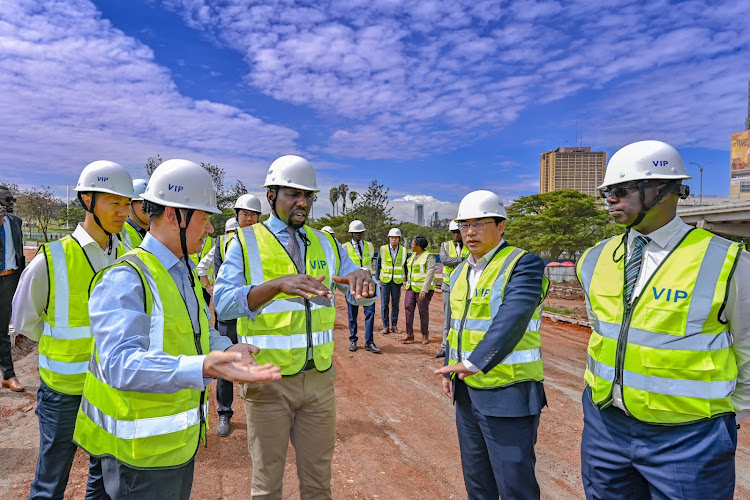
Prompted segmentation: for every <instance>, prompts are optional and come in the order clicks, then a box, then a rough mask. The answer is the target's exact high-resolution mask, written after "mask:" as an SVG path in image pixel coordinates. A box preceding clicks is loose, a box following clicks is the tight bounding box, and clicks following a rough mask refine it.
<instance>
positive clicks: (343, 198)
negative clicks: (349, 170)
mask: <svg viewBox="0 0 750 500" xmlns="http://www.w3.org/2000/svg"><path fill="white" fill-rule="evenodd" d="M348 192H349V186H347V185H346V184H339V196H341V212H342V213H343V212H346V193H348Z"/></svg>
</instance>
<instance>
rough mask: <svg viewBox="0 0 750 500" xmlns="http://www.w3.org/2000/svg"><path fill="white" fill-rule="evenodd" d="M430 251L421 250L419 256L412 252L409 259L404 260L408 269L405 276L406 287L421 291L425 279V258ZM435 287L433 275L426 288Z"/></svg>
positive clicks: (432, 288) (431, 288)
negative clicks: (407, 273)
mask: <svg viewBox="0 0 750 500" xmlns="http://www.w3.org/2000/svg"><path fill="white" fill-rule="evenodd" d="M429 255H430V252H426V251H425V252H422V253H421V254H420V255H419V257H417V253H416V252H414V253H412V254H411V255H410V256H409V260H407V262H406V266H407V268H408V269H409V275H408V276H407V277H406V289H407V290H413V291H414V292H417V293H419V292H421V291H422V286H424V282H425V280H426V279H427V259H428V256H429ZM434 289H435V277H434V276H433V278H432V281H431V282H430V286H429V288H428V290H434Z"/></svg>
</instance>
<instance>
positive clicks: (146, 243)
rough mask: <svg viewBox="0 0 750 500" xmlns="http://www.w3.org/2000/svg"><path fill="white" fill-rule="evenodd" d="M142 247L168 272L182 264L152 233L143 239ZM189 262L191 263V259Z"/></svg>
mask: <svg viewBox="0 0 750 500" xmlns="http://www.w3.org/2000/svg"><path fill="white" fill-rule="evenodd" d="M140 246H141V248H143V249H144V250H146V251H148V252H150V253H151V254H153V256H154V257H156V258H157V259H158V260H159V262H161V264H162V265H163V266H164V268H165V269H167V270H170V269H172V267H174V266H175V264H177V263H179V262H180V259H178V258H177V256H176V255H175V254H173V253H172V251H171V250H170V249H169V248H167V247H166V246H164V243H162V242H161V241H159V240H158V239H156V238H155V237H154V236H153V235H152V234H151V233H147V234H146V236H145V237H144V238H143V243H141V245H140ZM188 260H189V261H190V259H188ZM190 263H191V264H192V261H190Z"/></svg>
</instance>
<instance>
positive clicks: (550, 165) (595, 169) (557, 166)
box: [539, 146, 607, 196]
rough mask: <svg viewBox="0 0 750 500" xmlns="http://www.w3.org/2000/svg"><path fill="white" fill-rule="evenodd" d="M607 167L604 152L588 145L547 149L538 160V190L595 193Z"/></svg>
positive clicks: (543, 191) (594, 194)
mask: <svg viewBox="0 0 750 500" xmlns="http://www.w3.org/2000/svg"><path fill="white" fill-rule="evenodd" d="M606 166H607V153H606V152H604V151H591V148H590V147H588V146H586V147H583V146H582V147H572V148H567V147H566V148H557V149H554V150H549V151H547V152H546V153H542V155H541V157H540V161H539V193H550V192H552V191H558V190H560V189H575V190H576V191H580V192H581V193H585V194H590V195H592V196H596V195H597V193H596V188H597V186H600V185H601V183H602V182H603V181H604V170H605V168H606Z"/></svg>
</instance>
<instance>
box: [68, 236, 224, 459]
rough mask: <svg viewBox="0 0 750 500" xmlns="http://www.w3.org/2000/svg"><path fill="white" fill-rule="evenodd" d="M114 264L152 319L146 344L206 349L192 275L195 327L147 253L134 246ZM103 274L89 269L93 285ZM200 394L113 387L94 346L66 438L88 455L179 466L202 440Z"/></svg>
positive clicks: (194, 351) (201, 305)
mask: <svg viewBox="0 0 750 500" xmlns="http://www.w3.org/2000/svg"><path fill="white" fill-rule="evenodd" d="M115 265H129V266H130V267H132V268H133V269H134V270H135V271H136V272H137V273H138V274H139V275H140V277H141V281H142V283H143V284H144V287H143V291H144V294H145V302H144V303H145V306H146V307H145V312H146V314H148V315H150V316H151V317H152V320H151V331H150V332H149V350H160V351H163V352H165V353H167V354H170V355H172V356H181V355H187V356H190V355H198V354H208V352H209V350H210V347H209V340H208V337H209V327H208V318H207V317H206V314H205V310H206V309H205V308H206V306H205V302H203V293H202V292H201V289H200V285H199V284H198V283H199V281H198V279H197V277H196V279H195V283H196V285H195V288H194V289H193V293H195V297H196V299H197V301H198V317H199V321H200V332H198V333H196V332H195V331H194V330H193V325H192V322H191V321H190V314H189V313H188V310H187V307H186V306H185V302H184V301H183V299H182V295H181V294H180V291H179V289H178V288H177V285H176V284H175V282H174V279H173V278H172V276H171V275H170V274H169V271H168V270H167V269H165V268H164V266H163V265H162V264H161V263H160V262H159V260H158V259H157V258H156V257H155V256H154V255H153V254H151V253H149V252H147V251H145V250H143V249H141V248H136V249H135V250H133V251H132V252H129V253H128V254H127V255H126V256H125V257H124V258H123V259H120V261H119V263H118V264H115ZM108 269H109V268H108ZM106 272H107V270H104V271H102V272H101V273H99V274H98V275H97V278H96V280H95V282H94V286H96V283H98V282H99V280H100V279H101V276H102V275H103V274H104V273H106ZM193 272H194V271H193ZM207 396H208V394H207V391H199V390H195V389H182V390H180V391H177V392H175V393H172V394H160V393H141V392H135V391H122V390H119V389H115V388H114V387H112V386H111V385H109V384H108V383H107V379H106V377H105V375H104V372H103V371H102V368H101V365H100V358H99V352H98V351H96V350H95V351H94V355H93V356H90V361H89V371H88V373H87V375H86V386H85V388H84V391H83V397H82V398H81V406H80V408H79V410H78V415H77V417H76V427H75V432H74V434H73V441H75V442H76V443H77V444H78V445H79V446H81V448H83V449H84V450H86V451H87V452H88V453H89V454H91V455H93V456H96V457H101V456H105V455H109V456H113V457H114V458H116V459H117V460H119V461H121V462H123V463H125V464H127V465H129V466H130V467H134V468H145V469H154V468H174V467H179V466H180V465H183V464H185V463H187V462H189V461H190V460H191V459H192V458H193V456H194V455H195V453H196V451H198V445H199V442H200V438H201V437H203V438H204V439H205V422H206V414H207V410H208V398H207Z"/></svg>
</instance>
